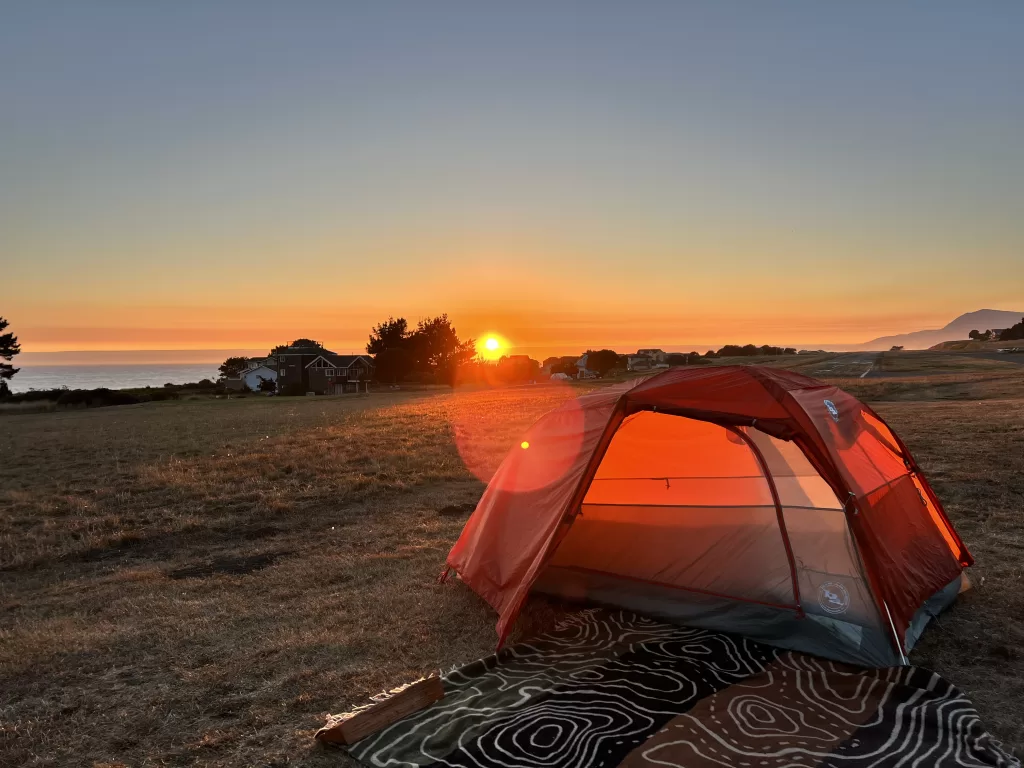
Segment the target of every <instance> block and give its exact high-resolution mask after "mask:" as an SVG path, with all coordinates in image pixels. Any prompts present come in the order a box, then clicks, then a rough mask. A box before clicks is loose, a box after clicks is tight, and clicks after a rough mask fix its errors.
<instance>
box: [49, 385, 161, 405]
mask: <svg viewBox="0 0 1024 768" xmlns="http://www.w3.org/2000/svg"><path fill="white" fill-rule="evenodd" d="M141 402H142V400H141V399H140V398H138V397H136V396H135V395H133V394H131V393H130V392H123V391H121V390H115V389H107V388H106V387H101V388H99V389H69V390H67V391H66V392H63V393H62V394H61V395H60V396H59V397H58V398H57V406H58V407H62V408H68V407H76V406H78V407H83V408H103V407H104V406H108V405H132V404H134V403H141Z"/></svg>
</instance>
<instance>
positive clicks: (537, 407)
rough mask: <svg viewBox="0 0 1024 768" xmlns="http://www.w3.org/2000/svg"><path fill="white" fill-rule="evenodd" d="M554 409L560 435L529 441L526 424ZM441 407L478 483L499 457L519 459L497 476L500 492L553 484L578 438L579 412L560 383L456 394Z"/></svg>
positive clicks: (569, 390) (569, 460)
mask: <svg viewBox="0 0 1024 768" xmlns="http://www.w3.org/2000/svg"><path fill="white" fill-rule="evenodd" d="M556 409H561V413H560V415H559V416H558V417H557V418H558V421H559V424H560V426H559V433H560V439H558V440H554V441H545V440H540V441H538V440H532V439H530V438H532V437H533V436H532V435H530V434H528V431H529V430H530V427H531V425H533V424H534V423H535V422H536V421H537V419H539V418H541V417H542V416H543V415H544V414H546V413H549V412H551V411H553V410H556ZM446 410H447V411H448V418H449V420H450V424H451V429H452V438H453V439H454V442H455V447H456V449H457V450H458V452H459V458H461V459H462V463H463V465H464V466H465V467H466V469H467V470H469V472H470V473H472V474H473V475H474V476H475V477H477V478H479V479H480V480H481V481H483V482H485V483H487V482H490V481H491V479H492V478H493V477H494V476H495V472H496V471H497V469H498V467H499V465H500V464H501V463H502V461H504V460H505V459H509V460H511V461H516V460H519V461H521V462H525V463H517V464H516V468H515V471H514V472H510V473H507V476H503V477H502V478H501V480H500V483H501V485H502V487H503V488H505V490H512V491H531V490H536V489H538V488H543V487H545V486H547V485H549V484H550V483H552V482H554V481H555V480H557V479H558V478H560V477H561V476H562V475H563V474H564V473H565V472H566V471H567V470H568V468H569V467H570V466H572V464H573V463H574V462H575V461H576V456H577V454H578V452H579V449H580V444H581V442H582V438H583V432H584V424H583V411H582V409H581V408H580V407H579V406H578V405H576V392H575V390H574V389H573V388H572V387H571V386H569V385H567V384H564V383H563V382H553V383H551V384H545V385H542V386H537V387H530V388H525V387H524V388H515V389H504V388H501V389H498V388H496V389H492V390H486V391H478V392H464V393H463V392H460V393H457V394H456V395H455V396H454V397H453V398H452V399H451V400H450V401H448V404H447V406H446ZM510 449H511V451H512V452H511V454H510V453H509V450H510ZM506 486H507V487H506Z"/></svg>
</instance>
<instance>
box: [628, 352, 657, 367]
mask: <svg viewBox="0 0 1024 768" xmlns="http://www.w3.org/2000/svg"><path fill="white" fill-rule="evenodd" d="M641 351H643V350H641ZM652 368H654V358H652V357H649V356H648V355H629V356H628V357H627V358H626V370H627V371H649V370H651V369H652Z"/></svg>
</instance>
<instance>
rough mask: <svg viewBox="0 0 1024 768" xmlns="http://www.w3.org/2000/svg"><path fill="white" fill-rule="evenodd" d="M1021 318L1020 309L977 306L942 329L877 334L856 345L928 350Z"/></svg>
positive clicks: (1009, 323) (866, 348) (1010, 323)
mask: <svg viewBox="0 0 1024 768" xmlns="http://www.w3.org/2000/svg"><path fill="white" fill-rule="evenodd" d="M1022 318H1024V312H1020V311H1018V312H1009V311H1007V310H1003V309H979V310H977V311H975V312H967V313H966V314H963V315H960V316H959V317H958V318H956V319H955V320H953V321H952V322H950V323H948V324H946V325H945V326H943V327H942V328H936V329H934V330H925V331H913V332H911V333H901V334H898V335H896V336H880V337H879V338H877V339H872V340H871V341H868V342H865V343H864V344H861V345H860V348H861V349H865V350H869V349H871V350H873V349H880V350H885V349H889V348H890V347H896V346H899V347H905V348H907V349H928V348H929V347H934V346H935V345H936V344H941V343H942V342H944V341H959V340H961V339H963V340H966V339H967V334H969V333H970V332H971V331H973V330H978V331H981V332H983V333H984V332H985V331H987V330H989V329H991V328H1009V327H1010V326H1012V325H1014V324H1016V323H1019V322H1020V321H1021V319H1022Z"/></svg>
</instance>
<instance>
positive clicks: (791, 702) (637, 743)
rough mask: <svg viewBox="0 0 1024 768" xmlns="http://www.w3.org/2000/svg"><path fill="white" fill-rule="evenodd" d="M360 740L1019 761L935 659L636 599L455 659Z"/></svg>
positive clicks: (713, 758) (389, 760) (646, 752)
mask: <svg viewBox="0 0 1024 768" xmlns="http://www.w3.org/2000/svg"><path fill="white" fill-rule="evenodd" d="M444 683H445V697H444V699H442V700H441V701H439V702H437V703H436V704H434V705H432V706H431V707H429V708H428V709H425V710H423V711H421V712H418V713H416V714H414V715H411V716H409V717H407V718H405V719H403V720H401V721H399V722H397V723H395V724H394V725H392V726H390V727H389V728H386V729H384V730H382V731H381V732H379V733H377V734H374V735H373V736H370V737H368V738H366V739H364V740H362V741H360V742H359V743H358V744H356V745H354V746H353V747H351V748H350V752H351V754H352V755H353V756H354V757H355V758H356V759H358V760H359V761H360V762H362V763H364V764H365V765H369V766H374V767H375V768H384V767H387V768H397V767H398V766H420V767H422V768H428V767H431V768H432V767H433V766H438V767H440V766H446V767H447V768H519V767H520V766H539V767H540V768H562V767H563V766H564V767H565V768H569V767H570V766H576V767H578V768H584V767H589V766H619V765H622V766H627V767H628V768H640V767H641V766H643V767H647V766H650V767H651V768H653V766H687V767H688V768H690V767H692V766H738V767H742V768H749V767H752V766H759V767H763V768H771V767H773V766H775V767H779V766H787V767H795V766H804V767H805V768H811V767H812V766H835V768H861V766H864V767H867V766H906V767H907V768H924V767H925V766H933V765H939V766H964V767H965V768H980V766H1007V767H1008V768H1009V766H1018V767H1019V766H1020V763H1019V762H1018V761H1016V760H1015V759H1014V758H1013V757H1011V756H1009V755H1008V754H1006V753H1005V752H1003V751H1002V750H1001V749H1000V748H999V745H998V743H996V742H994V741H993V740H992V739H991V737H990V736H989V735H988V734H987V733H986V731H985V729H984V727H983V725H982V723H981V722H980V720H979V719H978V717H977V713H976V712H975V710H974V708H973V707H972V706H971V704H970V702H969V701H968V700H967V699H966V698H965V697H964V696H963V695H962V694H961V693H960V692H959V691H957V689H956V688H954V687H953V686H951V685H950V684H949V683H947V682H946V681H945V680H943V679H942V678H940V677H938V676H937V675H934V674H932V673H931V672H928V671H926V670H921V669H916V668H913V667H904V668H898V669H888V670H863V669H858V668H855V667H850V666H845V665H841V664H835V663H832V662H828V661H824V660H822V659H817V658H815V657H811V656H806V655H802V654H796V653H790V652H784V651H779V650H777V649H774V648H771V647H768V646H764V645H760V644H757V643H754V642H751V641H749V640H745V639H744V638H741V637H736V636H733V635H727V634H722V633H717V632H710V631H707V630H700V629H692V628H686V627H678V626H673V625H668V624H662V623H660V622H656V621H653V620H651V619H647V618H644V617H642V616H637V615H635V614H632V613H629V612H626V611H614V610H606V609H595V610H590V611H584V612H582V613H579V614H574V615H573V616H571V617H570V618H569V619H567V621H566V622H564V623H563V625H562V626H560V627H559V628H558V630H556V631H555V632H553V633H551V634H549V635H546V636H544V637H542V638H538V639H537V640H535V641H532V642H529V643H523V644H520V645H517V646H514V647H512V648H508V649H505V650H503V651H501V652H500V653H498V654H497V655H495V656H491V657H488V658H486V659H482V660H480V661H477V662H473V663H471V664H468V665H466V666H464V667H461V668H459V669H456V670H453V671H452V672H450V673H448V674H447V675H445V677H444Z"/></svg>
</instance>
